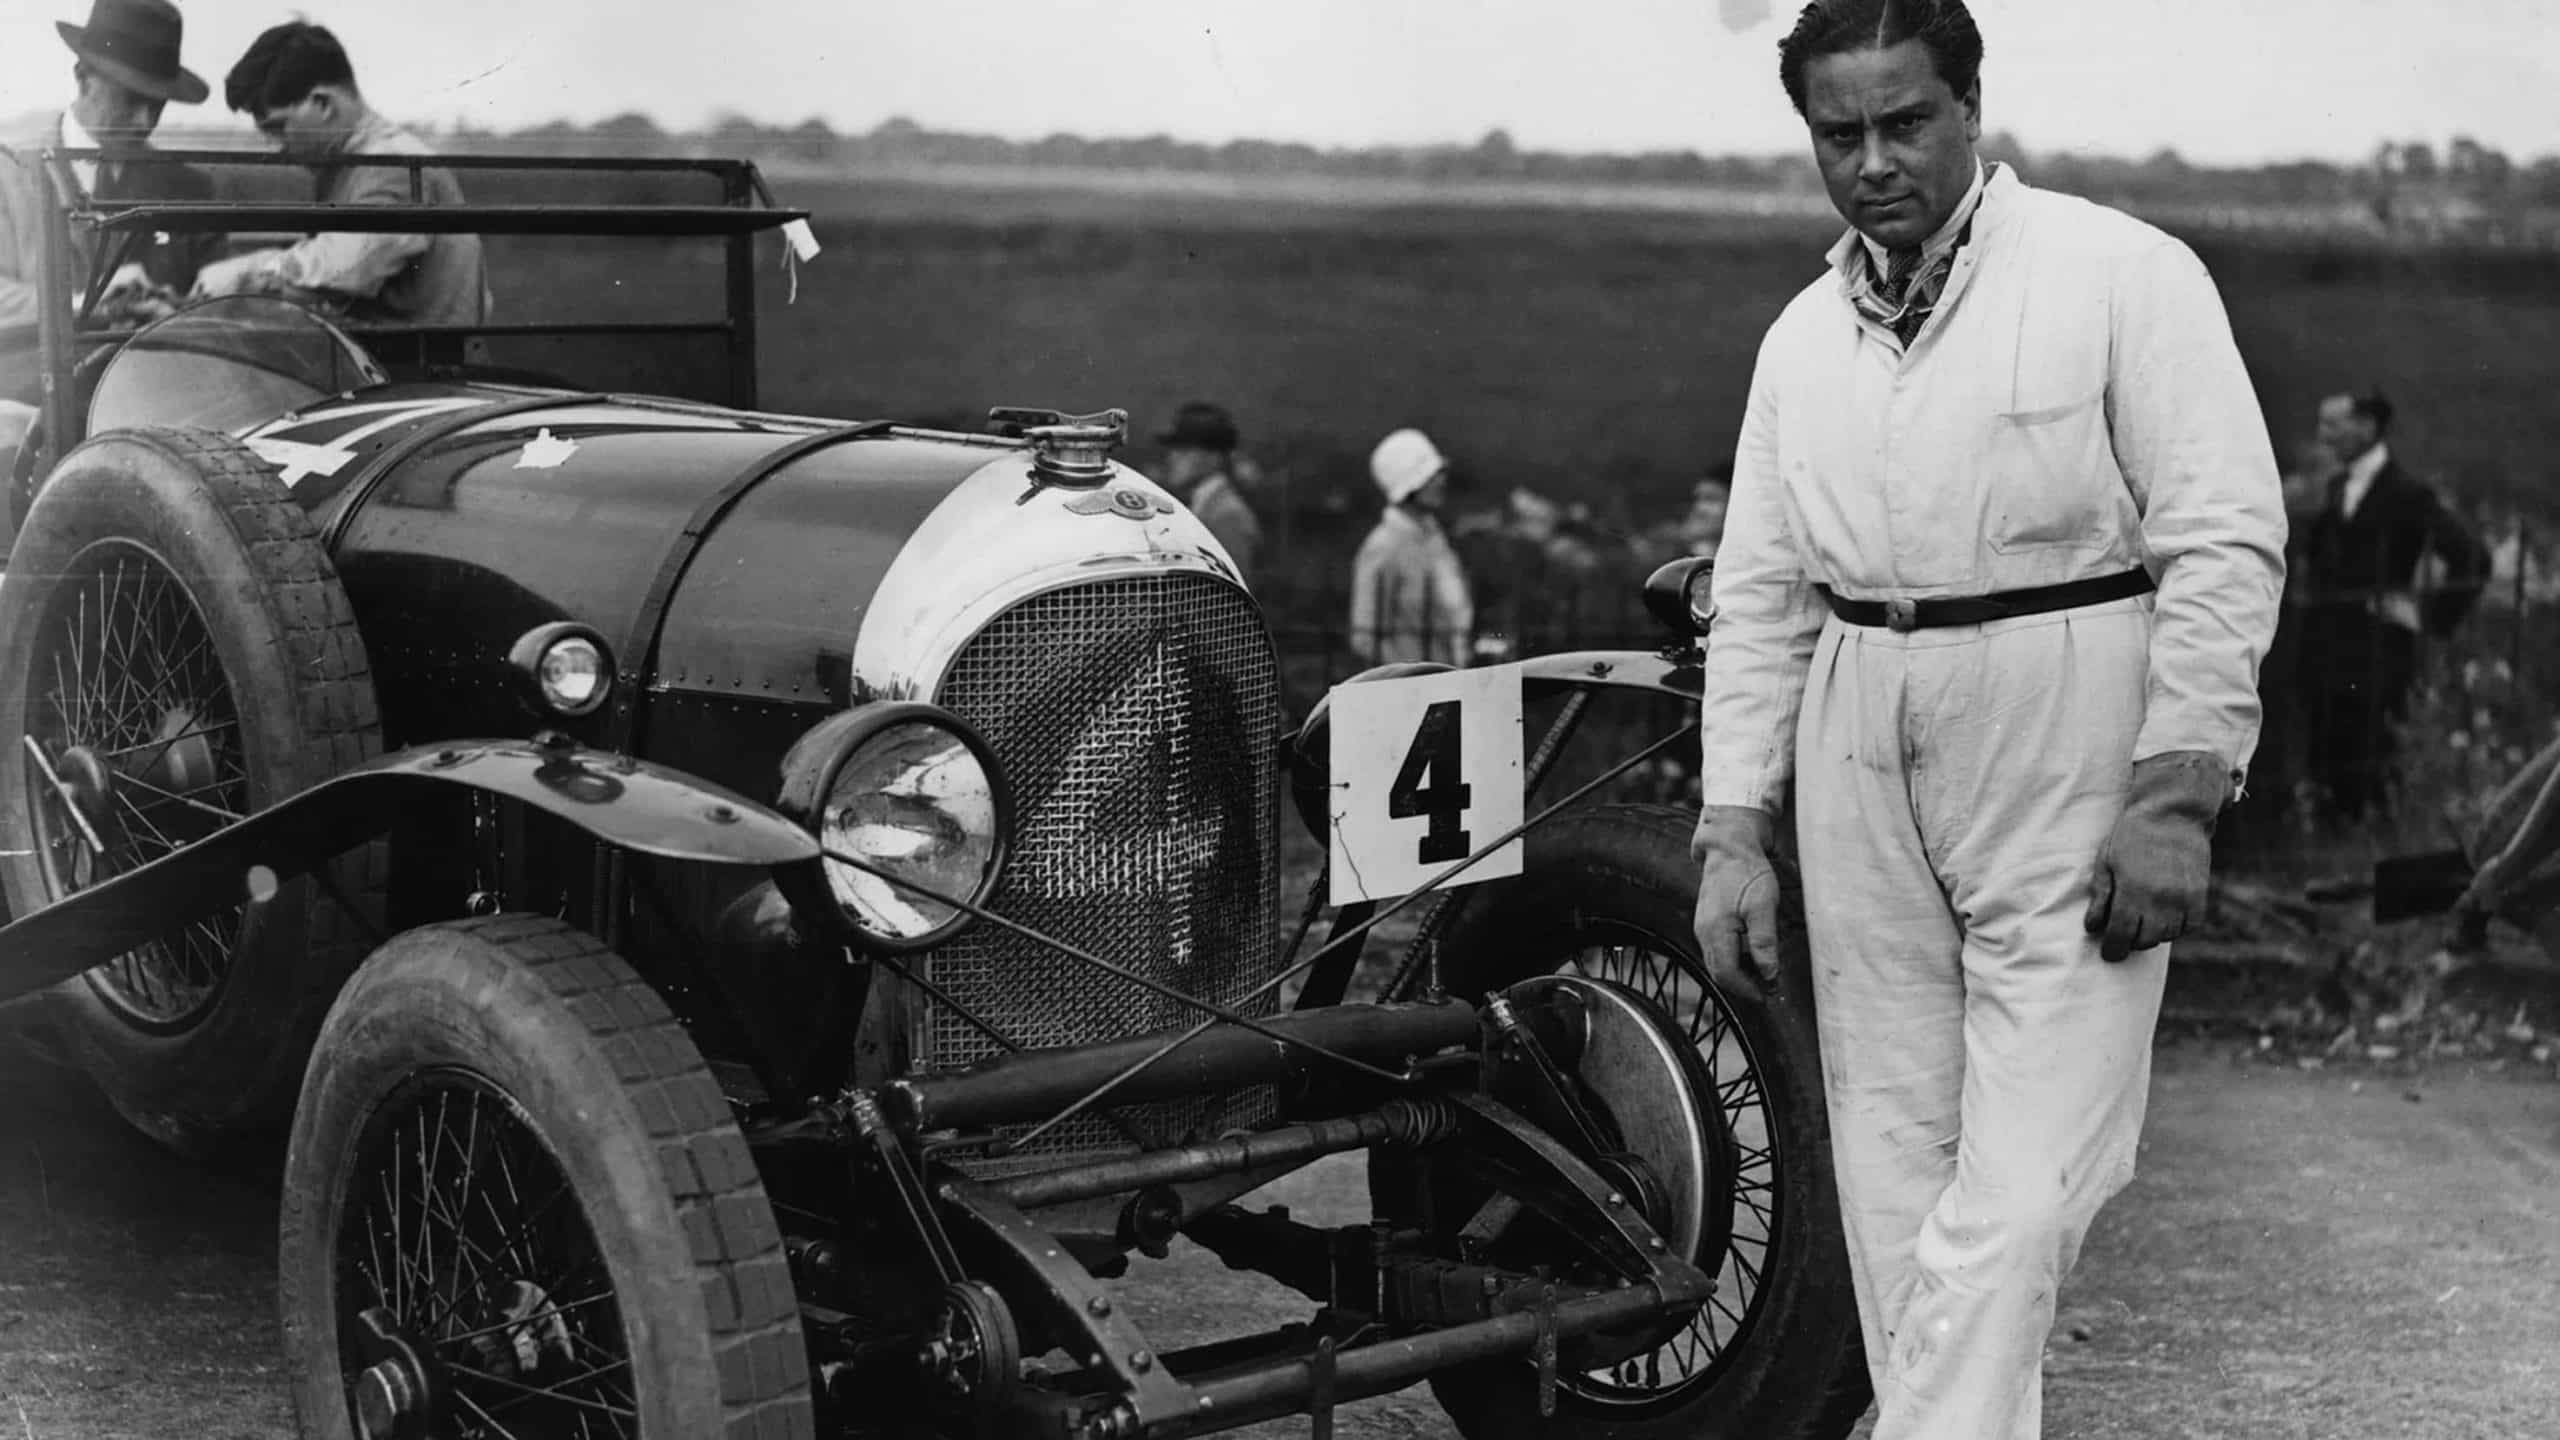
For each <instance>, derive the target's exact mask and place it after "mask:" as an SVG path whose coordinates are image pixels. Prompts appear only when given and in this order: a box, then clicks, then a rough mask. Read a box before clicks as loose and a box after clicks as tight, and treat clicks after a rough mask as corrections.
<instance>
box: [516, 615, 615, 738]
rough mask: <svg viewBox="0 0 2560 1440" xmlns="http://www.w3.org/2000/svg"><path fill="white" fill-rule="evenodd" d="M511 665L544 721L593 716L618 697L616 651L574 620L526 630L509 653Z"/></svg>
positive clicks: (518, 682) (526, 695) (555, 622)
mask: <svg viewBox="0 0 2560 1440" xmlns="http://www.w3.org/2000/svg"><path fill="white" fill-rule="evenodd" d="M507 665H508V668H510V669H512V670H513V671H514V672H515V674H516V681H517V684H518V686H519V688H520V689H521V690H522V692H523V694H524V698H525V701H526V703H528V704H530V705H532V706H533V707H534V711H535V713H537V714H539V715H542V716H544V717H545V718H549V717H552V716H563V717H566V718H569V719H573V720H574V719H576V718H578V717H579V716H581V715H592V714H594V713H595V712H596V711H597V710H598V709H600V708H602V707H603V705H604V702H605V698H606V697H607V696H609V695H611V694H612V693H613V652H612V651H611V650H608V649H606V648H605V643H604V637H603V636H601V635H599V634H597V633H596V632H595V630H594V629H593V628H591V627H589V626H585V625H581V624H579V623H578V622H576V621H574V620H558V621H554V622H552V623H551V624H548V625H536V626H535V627H533V628H532V629H530V630H527V631H526V632H524V635H523V636H522V637H521V638H519V639H518V640H517V641H516V643H515V645H514V646H513V647H512V648H510V649H509V650H508V651H507Z"/></svg>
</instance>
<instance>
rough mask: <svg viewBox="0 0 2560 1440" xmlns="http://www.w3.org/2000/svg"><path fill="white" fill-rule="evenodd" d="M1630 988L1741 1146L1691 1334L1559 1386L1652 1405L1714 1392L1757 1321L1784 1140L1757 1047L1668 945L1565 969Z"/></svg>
mask: <svg viewBox="0 0 2560 1440" xmlns="http://www.w3.org/2000/svg"><path fill="white" fill-rule="evenodd" d="M1559 968H1561V969H1563V970H1566V971H1568V972H1570V973H1573V974H1578V975H1586V976H1589V977H1590V978H1592V979H1594V980H1608V981H1612V982H1615V983H1616V984H1620V985H1624V986H1626V987H1627V988H1628V989H1630V990H1633V991H1635V992H1636V993H1637V994H1639V995H1642V996H1644V997H1645V998H1646V999H1648V1000H1651V1001H1652V1002H1653V1003H1654V1004H1656V1005H1659V1006H1661V1007H1662V1009H1663V1012H1664V1013H1665V1014H1667V1015H1669V1016H1670V1017H1671V1018H1672V1020H1673V1022H1674V1023H1675V1024H1676V1025H1677V1026H1678V1027H1679V1029H1680V1030H1681V1032H1682V1033H1683V1034H1685V1035H1686V1036H1688V1038H1689V1041H1690V1043H1691V1044H1693V1045H1695V1046H1697V1047H1698V1055H1699V1058H1700V1059H1701V1060H1702V1061H1703V1062H1704V1064H1705V1066H1706V1070H1707V1075H1708V1079H1709V1082H1710V1083H1711V1084H1712V1085H1713V1086H1714V1088H1715V1095H1716V1099H1717V1102H1718V1104H1720V1105H1721V1106H1722V1107H1723V1110H1724V1117H1725V1125H1726V1127H1727V1129H1728V1130H1730V1132H1731V1133H1732V1136H1733V1141H1734V1156H1735V1162H1736V1163H1735V1166H1734V1169H1733V1172H1732V1180H1731V1183H1730V1186H1729V1189H1730V1192H1731V1206H1732V1216H1733V1220H1732V1225H1731V1228H1730V1231H1729V1235H1730V1238H1729V1239H1728V1240H1727V1241H1726V1243H1725V1247H1724V1251H1723V1253H1722V1255H1721V1256H1709V1255H1701V1256H1699V1257H1697V1263H1698V1266H1699V1268H1700V1269H1703V1270H1706V1271H1707V1272H1708V1273H1709V1274H1711V1275H1713V1276H1714V1277H1715V1281H1716V1292H1715V1294H1714V1295H1713V1296H1712V1297H1710V1298H1709V1299H1708V1301H1707V1304H1706V1307H1705V1308H1704V1309H1702V1310H1700V1311H1699V1312H1698V1314H1697V1316H1696V1318H1694V1319H1692V1320H1691V1321H1690V1322H1689V1326H1688V1328H1687V1329H1685V1330H1683V1331H1681V1332H1680V1333H1679V1334H1677V1335H1674V1336H1672V1337H1671V1338H1670V1339H1668V1340H1666V1341H1664V1342H1663V1343H1662V1344H1661V1345H1659V1346H1657V1347H1655V1348H1654V1349H1653V1350H1652V1351H1650V1352H1648V1353H1646V1354H1643V1355H1639V1356H1635V1357H1632V1358H1630V1359H1627V1360H1623V1361H1620V1362H1618V1363H1617V1364H1614V1365H1611V1366H1609V1367H1608V1368H1607V1369H1604V1370H1595V1371H1590V1372H1586V1373H1584V1374H1582V1375H1578V1376H1560V1377H1558V1383H1559V1384H1561V1385H1564V1386H1566V1387H1568V1388H1571V1389H1573V1390H1574V1391H1576V1392H1578V1393H1580V1394H1582V1395H1584V1396H1586V1397H1588V1398H1590V1399H1592V1400H1595V1401H1599V1402H1602V1403H1609V1402H1618V1403H1637V1402H1640V1403H1647V1404H1650V1403H1652V1402H1654V1401H1657V1400H1660V1399H1662V1398H1664V1397H1665V1396H1669V1395H1672V1394H1675V1393H1676V1392H1678V1391H1680V1390H1681V1389H1683V1388H1686V1387H1689V1386H1692V1385H1697V1386H1705V1385H1712V1384H1713V1383H1714V1382H1715V1379H1716V1376H1717V1372H1718V1370H1719V1369H1720V1368H1721V1367H1722V1366H1723V1365H1724V1364H1725V1363H1726V1361H1727V1360H1728V1358H1729V1357H1730V1356H1731V1354H1732V1352H1733V1347H1734V1345H1735V1343H1736V1342H1737V1341H1739V1340H1740V1339H1741V1338H1742V1336H1743V1335H1744V1333H1745V1332H1746V1331H1748V1330H1749V1329H1750V1327H1751V1324H1752V1322H1753V1320H1754V1319H1755V1318H1756V1317H1757V1314H1758V1311H1759V1306H1760V1298H1761V1295H1762V1294H1763V1292H1764V1289H1765V1286H1764V1283H1763V1277H1764V1276H1766V1275H1767V1273H1768V1270H1769V1256H1770V1252H1771V1250H1772V1248H1773V1246H1774V1244H1775V1242H1776V1239H1777V1235H1778V1230H1779V1227H1780V1225H1781V1224H1782V1223H1783V1222H1784V1218H1785V1217H1784V1214H1783V1212H1784V1209H1785V1203H1786V1202H1785V1200H1784V1197H1783V1196H1782V1195H1781V1193H1780V1191H1779V1188H1778V1183H1777V1179H1778V1165H1779V1158H1780V1157H1779V1144H1780V1142H1779V1139H1778V1131H1777V1127H1776V1125H1775V1124H1774V1123H1773V1122H1772V1119H1771V1117H1770V1114H1769V1090H1768V1085H1767V1083H1766V1082H1765V1081H1764V1080H1763V1079H1762V1078H1761V1075H1760V1069H1759V1065H1758V1062H1757V1060H1756V1059H1755V1057H1754V1056H1753V1053H1752V1050H1751V1043H1750V1041H1749V1039H1748V1038H1746V1037H1745V1036H1744V1035H1743V1033H1742V1029H1741V1027H1740V1026H1739V1025H1737V1024H1736V1023H1735V1021H1734V1018H1733V1014H1732V1012H1731V1011H1730V1010H1728V1009H1727V1008H1726V1007H1725V1005H1724V1003H1723V1000H1722V998H1721V997H1720V996H1718V995H1717V993H1716V991H1715V987H1714V986H1712V985H1710V984H1708V983H1707V982H1706V980H1705V979H1704V978H1702V977H1701V976H1699V975H1698V974H1697V973H1696V971H1695V970H1694V969H1693V968H1692V967H1691V966H1689V965H1688V964H1687V963H1685V962H1684V961H1683V960H1682V959H1681V958H1680V957H1679V955H1678V953H1677V952H1676V951H1674V950H1673V949H1672V948H1671V947H1669V946H1668V945H1666V944H1664V943H1662V942H1661V941H1659V940H1655V939H1653V938H1651V937H1630V938H1628V939H1626V940H1622V941H1617V942H1615V943H1610V944H1606V945H1596V946H1593V947H1591V948H1589V949H1586V950H1584V951H1582V952H1580V953H1578V954H1576V955H1574V956H1572V957H1571V958H1569V959H1568V960H1567V961H1566V963H1565V964H1564V965H1563V966H1561V967H1559Z"/></svg>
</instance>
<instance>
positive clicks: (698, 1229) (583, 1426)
mask: <svg viewBox="0 0 2560 1440" xmlns="http://www.w3.org/2000/svg"><path fill="white" fill-rule="evenodd" d="M276 1249H277V1300H278V1306H277V1308H278V1310H279V1312H280V1313H281V1315H282V1317H283V1321H284V1354H285V1368H286V1373H287V1376H288V1378H289V1382H290V1384H291V1386H292V1389H293V1396H294V1411H295V1418H296V1420H297V1421H298V1423H299V1425H300V1429H301V1433H302V1434H304V1435H306V1436H308V1437H310V1440H806V1437H807V1436H808V1435H809V1434H810V1433H811V1429H812V1425H813V1423H814V1417H813V1415H812V1412H811V1409H810V1403H809V1354H808V1345H807V1341H806V1339H805V1338H804V1337H803V1336H802V1334H801V1330H800V1306H799V1300H798V1297H797V1294H796V1292H795V1291H794V1289H793V1287H792V1279H791V1266H790V1260H789V1258H788V1256H787V1255H786V1253H785V1252H784V1249H783V1239H782V1231H781V1229H780V1227H779V1226H778V1225H777V1224H776V1222H775V1219H774V1214H773V1206H772V1203H771V1201H770V1200H769V1199H768V1198H767V1197H766V1194H765V1190H764V1182H763V1178H762V1176H761V1175H760V1174H759V1173H758V1171H757V1169H756V1161H755V1156H754V1154H753V1153H752V1152H751V1151H750V1150H749V1149H748V1146H747V1141H746V1137H745V1136H744V1135H742V1134H740V1133H739V1130H738V1125H737V1120H736V1117H735V1116H734V1114H733V1113H732V1111H731V1109H730V1106H729V1102H728V1099H727V1097H726V1096H724V1095H723V1094H722V1093H721V1090H720V1085H719V1082H718V1081H716V1080H714V1079H713V1078H712V1076H711V1070H710V1067H709V1065H708V1064H706V1063H705V1062H704V1060H703V1058H702V1053H701V1051H699V1050H697V1049H695V1048H694V1045H693V1041H692V1039H691V1038H690V1037H689V1036H688V1035H687V1034H686V1033H685V1029H684V1027H683V1026H682V1025H681V1024H679V1023H678V1022H677V1020H676V1018H675V1017H674V1015H673V1014H671V1013H670V1012H669V1011H668V1010H667V1007H666V1003H665V1001H664V1000H663V999H661V998H660V997H659V995H658V993H657V992H656V991H655V990H653V989H652V988H650V986H649V984H648V982H647V981H645V980H643V979H641V978H640V976H639V975H638V974H637V973H635V972H634V971H633V970H632V969H631V967H630V965H629V964H627V963H626V962H625V961H624V960H623V959H622V958H621V957H620V956H618V955H616V954H614V953H613V952H612V951H610V950H608V949H606V948H605V947H604V946H603V945H602V944H601V943H599V942H598V941H597V940H596V939H595V938H594V937H593V936H590V935H585V934H582V933H580V932H578V931H577V930H574V929H572V928H570V927H569V926H566V925H563V924H561V923H560V922H558V921H556V920H551V919H546V918H543V917H540V916H532V915H495V916H489V917H485V918H482V919H475V920H461V921H452V922H447V923H442V924H436V925H427V926H421V927H419V928H417V929H414V930H408V931H404V932H402V933H401V934H398V935H395V936H393V937H392V938H391V939H390V940H388V941H386V942H384V944H383V945H382V946H381V948H379V949H378V950H376V951H375V952H374V953H373V955H372V956H371V957H370V958H368V959H367V960H366V961H365V962H364V964H363V965H361V966H359V967H357V970H356V973H355V974H354V975H353V976H352V977H351V978H349V980H348V981H347V984H346V987H345V989H344V990H343V991H341V993H340V995H339V997H338V1002H337V1004H336V1005H334V1006H332V1007H331V1009H330V1012H329V1018H328V1021H327V1023H326V1024H325V1025H324V1026H323V1027H322V1031H321V1036H320V1043H319V1046H318V1048H317V1050H316V1051H315V1052H314V1053H313V1056H312V1060H311V1067H310V1070H309V1071H308V1072H307V1074H306V1076H305V1079H304V1084H303V1093H302V1102H301V1104H300V1106H299V1107H298V1108H297V1109H296V1111H295V1114H294V1124H293V1136H292V1139H291V1140H290V1142H289V1143H288V1144H287V1146H286V1150H285V1183H284V1213H283V1215H282V1217H281V1220H280V1223H279V1224H278V1226H277V1247H276Z"/></svg>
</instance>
